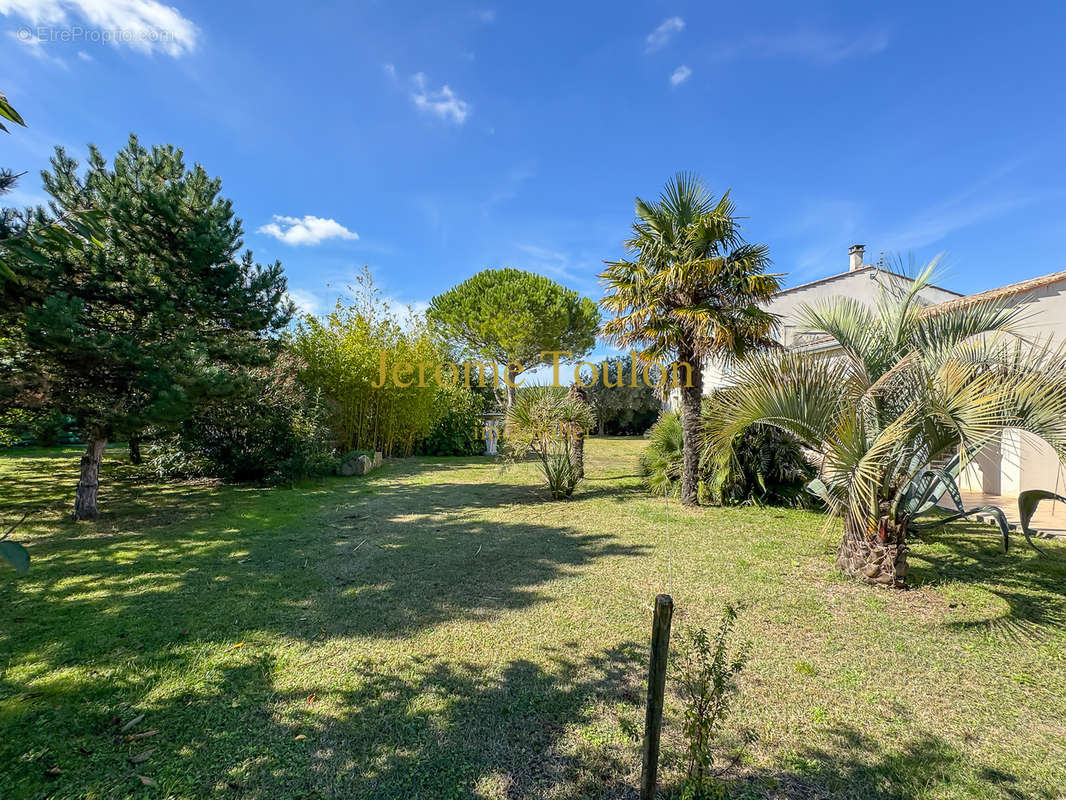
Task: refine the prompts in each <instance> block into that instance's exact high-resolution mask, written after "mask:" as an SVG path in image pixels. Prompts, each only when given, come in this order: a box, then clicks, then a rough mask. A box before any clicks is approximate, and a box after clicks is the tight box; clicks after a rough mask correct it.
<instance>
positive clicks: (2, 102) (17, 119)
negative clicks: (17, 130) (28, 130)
mask: <svg viewBox="0 0 1066 800" xmlns="http://www.w3.org/2000/svg"><path fill="white" fill-rule="evenodd" d="M0 117H3V118H4V119H9V120H11V121H12V122H14V123H16V124H18V125H21V126H22V127H23V128H25V127H26V123H25V121H23V119H22V117H21V116H20V115H19V112H17V111H16V110H15V109H13V108H12V107H11V104H10V103H9V102H7V98H6V97H5V96H4V95H3V94H0ZM0 128H2V129H3V130H5V131H6V130H7V128H4V126H3V125H2V124H0Z"/></svg>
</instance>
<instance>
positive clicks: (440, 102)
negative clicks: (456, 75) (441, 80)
mask: <svg viewBox="0 0 1066 800" xmlns="http://www.w3.org/2000/svg"><path fill="white" fill-rule="evenodd" d="M411 80H412V81H414V84H415V91H413V92H412V93H411V99H412V100H413V101H414V103H415V105H416V106H417V107H418V108H420V109H421V110H423V111H428V112H429V113H431V114H434V115H436V116H438V117H440V118H441V119H443V120H447V121H450V122H454V123H455V124H456V125H462V124H463V123H464V122H466V118H467V117H468V116H470V104H469V103H468V102H466V101H465V100H463V99H461V98H460V97H459V96H458V95H456V94H455V92H453V91H452V90H451V87H449V86H448V84H444V85H443V86H442V87H441V88H440V89H437V90H433V89H427V88H426V76H425V73H423V72H419V73H417V74H416V75H415V76H414V77H413V78H412V79H411Z"/></svg>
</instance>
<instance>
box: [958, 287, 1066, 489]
mask: <svg viewBox="0 0 1066 800" xmlns="http://www.w3.org/2000/svg"><path fill="white" fill-rule="evenodd" d="M1011 302H1012V303H1014V304H1016V305H1019V306H1021V307H1022V308H1024V309H1025V318H1024V319H1023V320H1022V321H1021V322H1020V323H1019V325H1018V329H1019V332H1020V333H1021V334H1022V335H1023V336H1025V337H1026V338H1029V339H1031V340H1033V341H1039V342H1048V341H1050V342H1051V343H1052V345H1053V346H1059V345H1062V344H1064V343H1066V279H1064V280H1060V281H1058V282H1056V283H1052V284H1049V285H1047V286H1041V287H1040V288H1038V289H1033V290H1031V291H1028V292H1024V293H1022V294H1018V295H1015V296H1014V297H1013V298H1011ZM975 461H976V462H977V463H975V464H973V465H972V466H971V467H970V468H969V469H967V470H966V472H965V473H964V475H963V476H961V479H960V481H959V485H960V487H961V488H962V489H964V490H966V491H972V492H985V493H987V494H997V495H1006V496H1008V497H1009V496H1014V495H1017V494H1018V493H1019V492H1022V491H1024V490H1026V489H1050V490H1051V491H1054V492H1057V493H1059V494H1066V468H1064V467H1063V465H1062V464H1061V463H1060V462H1059V459H1058V457H1057V456H1056V455H1055V453H1054V451H1053V450H1052V449H1051V448H1050V447H1049V446H1048V445H1047V444H1046V443H1045V442H1043V441H1042V440H1041V439H1039V438H1038V437H1036V436H1033V435H1032V434H1029V433H1025V432H1023V431H1013V430H1012V431H1006V432H1004V434H1003V436H1002V437H1001V440H1000V442H999V443H998V446H996V447H993V448H989V449H988V452H986V453H982V454H981V456H979V457H978V458H977V459H975Z"/></svg>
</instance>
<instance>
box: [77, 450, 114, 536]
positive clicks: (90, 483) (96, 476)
mask: <svg viewBox="0 0 1066 800" xmlns="http://www.w3.org/2000/svg"><path fill="white" fill-rule="evenodd" d="M105 447H107V437H106V436H104V435H103V434H101V433H99V432H98V431H93V432H92V434H90V436H89V446H88V447H86V448H85V455H83V456H82V457H81V479H80V480H79V481H78V490H77V492H76V493H75V495H74V519H75V520H79V519H95V518H96V516H97V515H98V514H99V512H98V511H97V509H96V494H97V491H98V490H99V488H100V462H101V461H102V460H103V458H104V448H105Z"/></svg>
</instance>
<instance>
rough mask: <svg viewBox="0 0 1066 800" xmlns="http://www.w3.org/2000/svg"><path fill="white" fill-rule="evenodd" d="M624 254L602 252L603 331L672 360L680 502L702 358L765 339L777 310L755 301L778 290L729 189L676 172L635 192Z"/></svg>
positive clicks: (690, 477)
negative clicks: (653, 189)
mask: <svg viewBox="0 0 1066 800" xmlns="http://www.w3.org/2000/svg"><path fill="white" fill-rule="evenodd" d="M636 213H637V220H636V222H634V223H633V235H632V236H631V237H630V238H629V239H627V240H626V242H625V247H626V250H627V252H628V255H629V257H628V258H624V259H621V260H619V261H608V262H607V268H606V269H605V270H604V272H603V273H602V274H601V275H600V278H601V280H602V281H603V283H604V285H605V287H606V293H605V294H604V297H603V299H602V300H601V301H600V304H601V305H602V306H603V307H604V308H605V309H606V310H607V311H609V312H610V313H612V314H614V317H613V318H612V319H610V320H608V321H607V322H606V323H604V325H603V334H604V335H605V336H606V337H608V338H609V339H612V340H614V341H615V342H616V343H617V344H619V345H620V346H622V347H632V348H637V349H639V351H640V354H641V357H642V358H644V359H645V360H646V361H651V362H662V363H670V364H673V365H677V370H676V374H677V375H678V376H679V382H680V383H681V386H680V387H679V389H680V393H681V426H682V429H683V431H684V458H683V464H682V470H681V502H682V503H684V504H685V505H695V504H696V503H697V502H698V496H697V484H698V481H699V426H700V405H701V403H702V401H703V362H704V360H705V359H707V358H708V357H711V356H717V357H723V358H730V357H734V356H739V355H742V354H743V353H745V352H747V351H748V350H750V349H751V348H754V347H761V346H763V345H766V344H769V343H770V341H771V340H770V335H771V333H772V331H773V329H774V326H775V324H776V322H777V318H776V317H775V316H773V315H772V314H769V313H767V312H766V311H765V310H764V309H763V308H762V304H763V303H765V302H766V301H768V300H769V299H770V298H771V297H773V295H774V293H775V292H777V290H778V283H777V277H776V276H775V275H772V274H769V273H767V271H766V270H767V268H768V267H769V265H770V256H769V252H768V250H767V248H766V246H765V245H761V244H750V243H748V242H745V241H744V238H743V236H742V235H741V229H740V222H739V218H738V217H737V215H736V208H735V207H734V205H733V202H732V201H731V200H730V199H729V193H728V192H726V193H725V194H724V195H722V196H721V197H715V196H714V195H713V194H712V193H711V192H710V191H709V190H708V189H707V187H706V186H705V185H704V184H703V181H702V180H701V179H700V178H699V177H697V176H696V175H692V174H690V173H678V174H677V175H675V176H674V177H673V179H671V180H670V181H669V182H668V183H667V184H666V188H665V189H663V192H662V194H661V195H660V196H659V199H658V200H656V201H650V202H649V201H645V200H641V199H640V198H639V197H638V198H637V200H636Z"/></svg>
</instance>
